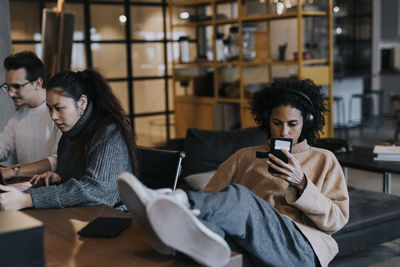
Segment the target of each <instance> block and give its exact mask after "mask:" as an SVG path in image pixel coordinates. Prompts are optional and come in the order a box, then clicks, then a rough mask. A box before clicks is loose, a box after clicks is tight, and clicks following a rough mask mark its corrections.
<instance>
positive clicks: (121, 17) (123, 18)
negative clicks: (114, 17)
mask: <svg viewBox="0 0 400 267" xmlns="http://www.w3.org/2000/svg"><path fill="white" fill-rule="evenodd" d="M126 20H127V18H126V16H125V15H121V16H119V21H120V22H121V23H122V24H124V23H125V22H126Z"/></svg>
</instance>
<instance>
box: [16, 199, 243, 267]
mask: <svg viewBox="0 0 400 267" xmlns="http://www.w3.org/2000/svg"><path fill="white" fill-rule="evenodd" d="M23 212H24V213H25V214H28V215H30V216H32V217H34V218H36V219H38V220H40V221H42V222H43V224H44V254H45V259H46V266H178V267H179V266H199V265H198V264H196V263H195V262H193V261H191V260H189V259H187V260H182V259H180V260H177V259H176V258H173V257H170V256H165V255H161V254H158V253H157V252H156V251H155V250H153V249H152V247H151V246H150V244H149V243H148V241H147V240H146V237H145V235H144V233H143V232H142V231H141V229H140V228H139V225H138V224H137V223H136V222H135V221H134V222H133V223H132V225H130V226H129V227H128V228H127V229H126V230H124V231H123V232H122V233H121V234H119V235H118V236H116V237H114V238H91V237H80V236H79V235H78V234H77V232H78V231H79V230H80V229H81V228H82V227H84V226H85V225H86V224H87V223H88V222H89V221H92V220H94V219H95V218H97V217H131V216H130V214H129V213H125V212H120V211H117V210H115V209H112V208H109V207H106V206H95V207H72V208H65V209H44V210H34V209H27V210H23ZM228 266H241V255H240V254H234V255H233V256H232V257H231V261H230V263H229V264H228Z"/></svg>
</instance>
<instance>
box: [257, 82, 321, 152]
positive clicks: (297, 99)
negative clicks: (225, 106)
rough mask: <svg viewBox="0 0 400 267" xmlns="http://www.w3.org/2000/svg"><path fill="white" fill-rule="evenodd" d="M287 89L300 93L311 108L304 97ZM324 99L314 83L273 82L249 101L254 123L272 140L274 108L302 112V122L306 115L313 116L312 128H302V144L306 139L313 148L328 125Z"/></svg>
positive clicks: (318, 87) (300, 139)
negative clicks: (270, 123) (280, 107)
mask: <svg viewBox="0 0 400 267" xmlns="http://www.w3.org/2000/svg"><path fill="white" fill-rule="evenodd" d="M285 89H286V91H285ZM287 89H291V90H298V91H300V92H301V93H303V94H305V95H306V96H308V97H309V99H310V100H311V102H312V106H310V103H309V101H307V99H306V98H305V97H304V96H302V95H301V94H294V93H293V92H290V91H288V90H287ZM325 98H326V97H325V95H324V94H323V92H322V91H321V87H320V86H318V85H316V84H315V83H314V82H313V81H312V80H309V79H306V80H281V81H276V82H273V83H272V84H270V85H269V86H267V87H265V88H264V89H263V90H261V91H259V92H257V93H255V94H254V96H253V98H252V99H251V100H250V107H251V113H252V115H253V117H254V120H255V121H256V123H257V124H258V126H259V127H260V128H261V129H262V130H263V131H265V132H266V133H267V134H268V136H271V132H270V125H269V117H270V115H271V113H272V110H273V109H274V108H276V107H279V106H282V105H283V106H291V107H293V108H296V109H298V110H300V111H301V114H302V116H303V119H304V116H305V115H306V114H312V115H313V117H314V119H313V120H312V125H310V126H308V127H304V125H303V129H302V132H301V135H300V138H299V141H302V140H304V139H307V142H308V143H309V144H314V143H315V142H316V141H317V139H318V138H319V137H320V134H321V133H322V128H323V126H324V125H325V114H326V113H327V112H328V109H327V108H326V105H325V101H324V99H325Z"/></svg>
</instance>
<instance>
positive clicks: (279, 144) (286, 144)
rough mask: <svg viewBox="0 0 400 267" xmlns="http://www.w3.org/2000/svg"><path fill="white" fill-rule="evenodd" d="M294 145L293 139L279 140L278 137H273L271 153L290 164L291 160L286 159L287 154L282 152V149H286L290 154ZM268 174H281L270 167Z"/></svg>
mask: <svg viewBox="0 0 400 267" xmlns="http://www.w3.org/2000/svg"><path fill="white" fill-rule="evenodd" d="M292 144H293V139H291V138H278V137H273V138H271V143H270V148H271V150H270V153H272V155H274V156H275V157H277V158H279V159H280V160H282V161H283V162H285V163H288V162H289V159H288V158H287V157H286V155H285V154H283V152H282V151H281V149H285V150H286V151H288V152H289V153H291V152H292ZM268 172H270V173H279V172H278V171H277V170H275V169H274V168H272V167H271V166H270V167H268Z"/></svg>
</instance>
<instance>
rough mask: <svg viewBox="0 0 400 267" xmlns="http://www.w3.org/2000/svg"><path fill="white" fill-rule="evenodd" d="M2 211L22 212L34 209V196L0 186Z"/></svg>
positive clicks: (0, 206)
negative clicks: (25, 209)
mask: <svg viewBox="0 0 400 267" xmlns="http://www.w3.org/2000/svg"><path fill="white" fill-rule="evenodd" d="M0 190H1V191H4V192H3V193H1V194H0V208H1V210H20V209H24V208H30V207H33V202H32V196H31V194H29V193H23V192H21V191H19V190H17V189H15V188H12V187H9V186H5V185H0Z"/></svg>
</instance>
